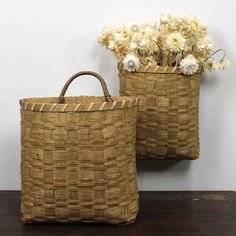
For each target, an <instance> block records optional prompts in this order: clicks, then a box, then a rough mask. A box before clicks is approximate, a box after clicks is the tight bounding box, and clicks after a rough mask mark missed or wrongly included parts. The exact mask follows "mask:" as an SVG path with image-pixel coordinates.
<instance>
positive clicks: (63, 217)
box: [20, 72, 138, 224]
mask: <svg viewBox="0 0 236 236" xmlns="http://www.w3.org/2000/svg"><path fill="white" fill-rule="evenodd" d="M87 74H89V75H93V76H95V77H96V78H97V79H99V81H100V82H101V85H102V88H103V91H104V97H84V96H81V97H64V95H65V92H66V90H67V88H68V86H69V84H70V83H71V82H72V81H73V80H74V79H75V78H77V77H78V76H81V75H87ZM137 105H138V99H136V98H134V97H110V95H109V93H108V91H107V87H106V84H105V82H104V80H103V79H102V78H101V77H100V76H99V75H98V74H96V73H94V72H80V73H77V74H76V75H74V76H72V77H71V78H70V79H69V80H68V82H67V83H66V84H65V86H64V88H63V90H62V92H61V95H60V97H50V98H28V99H22V100H20V106H21V134H22V136H21V143H22V162H21V175H22V195H21V212H22V220H23V221H26V222H45V221H47V222H101V223H111V224H129V223H132V222H134V220H135V218H136V215H137V212H138V191H137V183H136V160H135V134H136V117H137Z"/></svg>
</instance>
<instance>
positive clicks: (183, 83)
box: [118, 64, 201, 160]
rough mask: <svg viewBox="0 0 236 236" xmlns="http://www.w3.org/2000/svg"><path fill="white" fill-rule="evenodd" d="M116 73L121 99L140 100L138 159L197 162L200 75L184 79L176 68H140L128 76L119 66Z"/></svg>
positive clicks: (137, 142) (128, 73)
mask: <svg viewBox="0 0 236 236" xmlns="http://www.w3.org/2000/svg"><path fill="white" fill-rule="evenodd" d="M118 69H119V78H120V94H121V96H137V97H139V98H140V104H139V108H138V122H137V140H136V155H137V158H139V159H146V158H151V159H187V160H194V159H197V158H198V157H199V127H198V110H199V89H200V86H199V85H200V81H199V79H200V77H201V71H199V72H198V73H197V74H194V75H191V76H186V75H183V74H181V72H180V70H179V69H178V68H176V67H164V66H161V67H159V66H155V67H152V66H147V67H145V66H141V68H140V69H139V71H137V72H127V71H125V70H124V68H123V66H122V65H121V64H119V65H118Z"/></svg>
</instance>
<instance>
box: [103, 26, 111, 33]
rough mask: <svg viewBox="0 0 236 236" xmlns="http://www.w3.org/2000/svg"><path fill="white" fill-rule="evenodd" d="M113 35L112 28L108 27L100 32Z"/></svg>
mask: <svg viewBox="0 0 236 236" xmlns="http://www.w3.org/2000/svg"><path fill="white" fill-rule="evenodd" d="M112 33H113V29H112V27H110V26H108V27H105V28H103V30H102V34H112Z"/></svg>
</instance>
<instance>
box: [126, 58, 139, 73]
mask: <svg viewBox="0 0 236 236" xmlns="http://www.w3.org/2000/svg"><path fill="white" fill-rule="evenodd" d="M123 65H124V68H125V70H127V71H129V72H134V71H137V70H138V69H139V67H140V60H139V58H138V57H137V56H136V55H134V54H128V55H126V57H125V58H124V60H123Z"/></svg>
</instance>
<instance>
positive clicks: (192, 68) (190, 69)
mask: <svg viewBox="0 0 236 236" xmlns="http://www.w3.org/2000/svg"><path fill="white" fill-rule="evenodd" d="M179 64H180V65H179V68H180V71H181V72H182V73H183V74H184V75H193V74H195V73H196V72H197V70H198V68H199V63H198V60H197V59H196V58H195V57H194V56H193V55H191V54H190V55H188V56H187V57H185V58H184V59H182V60H181V61H180V63H179Z"/></svg>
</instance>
